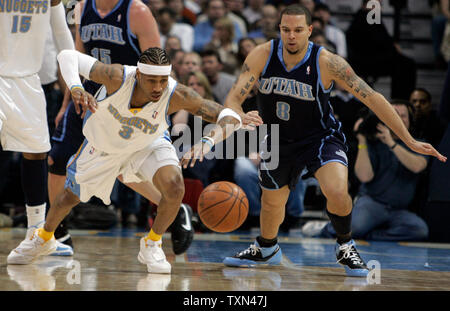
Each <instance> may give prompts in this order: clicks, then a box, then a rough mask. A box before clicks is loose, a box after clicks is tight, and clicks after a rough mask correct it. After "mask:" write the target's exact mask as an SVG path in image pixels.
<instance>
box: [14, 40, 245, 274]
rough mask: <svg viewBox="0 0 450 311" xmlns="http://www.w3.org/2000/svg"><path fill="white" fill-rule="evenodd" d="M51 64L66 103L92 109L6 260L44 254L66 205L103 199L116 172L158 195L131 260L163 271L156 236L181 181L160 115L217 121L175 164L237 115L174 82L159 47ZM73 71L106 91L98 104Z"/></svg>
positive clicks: (76, 56) (219, 136)
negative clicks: (44, 210) (134, 61)
mask: <svg viewBox="0 0 450 311" xmlns="http://www.w3.org/2000/svg"><path fill="white" fill-rule="evenodd" d="M58 61H59V64H60V68H61V73H62V75H63V77H64V80H65V81H66V83H67V85H68V86H69V87H70V89H71V93H72V97H73V99H74V102H80V104H82V105H83V106H86V105H89V109H90V112H93V113H89V112H88V114H87V116H86V120H85V122H84V125H83V134H84V135H85V137H86V139H85V141H84V142H83V145H82V146H81V147H80V149H79V151H78V152H77V154H76V155H74V156H73V157H72V159H71V161H70V164H69V165H68V177H67V181H66V186H65V189H64V190H63V191H62V192H61V193H60V194H58V196H57V197H56V199H55V200H54V201H53V204H52V206H51V208H50V211H49V213H48V216H47V219H46V223H45V225H44V228H40V229H38V230H36V231H35V234H33V236H32V238H31V239H26V240H24V241H23V242H22V243H21V244H20V245H19V247H17V248H16V249H14V250H13V251H12V252H11V253H10V255H9V256H8V262H9V261H10V260H12V259H13V260H12V261H14V262H15V263H21V264H27V263H30V262H32V261H33V260H34V259H36V258H37V257H38V256H40V255H45V254H46V253H48V252H50V251H51V250H52V248H54V241H55V240H54V238H53V232H54V231H55V229H56V227H57V226H58V224H59V222H60V221H61V220H62V219H63V218H64V217H65V216H66V215H67V214H68V213H69V212H70V210H71V208H72V207H73V206H75V205H76V204H78V203H79V202H80V200H81V201H83V202H86V201H87V200H89V199H90V198H91V197H92V196H93V195H95V196H97V197H99V198H101V199H102V200H103V201H104V203H105V204H109V202H110V194H111V191H112V188H113V186H114V182H115V180H116V177H117V176H118V175H120V174H122V175H123V178H124V181H133V182H141V181H142V182H147V183H148V182H150V183H152V184H153V185H154V186H155V187H156V188H157V189H158V191H159V192H160V193H161V200H160V202H159V206H158V214H157V216H156V218H155V222H154V224H153V226H152V229H151V231H150V233H149V235H148V237H146V238H142V239H141V251H140V253H139V256H138V258H139V261H140V262H141V263H144V264H147V268H148V271H149V272H154V273H170V271H171V266H170V264H169V263H168V262H167V260H166V259H165V255H164V252H163V251H162V248H161V236H162V234H163V233H164V232H165V231H166V230H167V228H168V227H169V225H170V224H171V223H172V222H173V220H174V219H175V217H176V215H177V213H178V209H179V208H180V203H181V200H182V198H183V196H184V183H183V176H182V174H181V167H180V164H179V160H178V157H177V154H176V151H175V148H174V147H173V146H172V144H171V143H170V142H169V139H167V137H166V135H167V134H165V133H166V130H167V128H168V127H169V121H168V115H170V114H172V113H175V112H177V111H179V110H181V109H185V110H187V111H189V112H190V113H192V114H194V115H197V116H200V117H203V118H205V119H206V120H207V121H209V122H217V123H218V125H217V126H216V127H215V128H214V129H213V130H212V131H211V132H210V134H209V136H208V137H204V138H203V139H202V142H201V143H199V144H197V145H195V146H194V147H193V148H192V150H191V152H188V153H187V155H185V156H184V157H183V162H184V161H186V160H187V161H188V160H189V159H190V158H191V157H193V156H196V155H198V154H199V153H198V152H199V151H200V154H203V153H206V152H208V151H209V150H210V149H211V148H212V144H211V145H210V143H209V142H210V141H215V142H220V141H222V140H223V138H226V137H228V136H229V135H230V134H232V132H233V131H232V130H229V127H228V126H231V127H232V129H233V130H234V129H235V128H238V127H240V122H241V119H240V117H239V115H238V114H237V113H235V112H234V111H232V110H231V109H225V108H224V107H223V106H221V105H219V104H218V103H216V102H213V101H210V100H206V99H203V98H202V97H201V96H200V95H198V94H197V93H196V92H195V91H193V90H191V89H189V88H187V87H186V86H184V85H181V84H177V82H176V81H175V80H174V79H173V78H171V77H170V76H169V75H170V73H171V66H170V61H169V58H168V56H167V54H166V52H165V51H164V50H162V49H160V48H150V49H148V50H146V51H144V52H143V53H142V55H141V57H140V58H139V62H138V66H137V68H136V67H134V66H122V65H119V64H114V65H106V64H103V63H101V62H99V61H97V60H96V59H95V58H93V57H90V56H87V55H85V54H82V53H79V52H76V51H63V52H61V53H60V54H59V55H58ZM79 74H81V75H82V76H84V77H85V78H89V79H91V80H93V81H95V82H97V83H100V84H103V85H104V87H102V91H105V92H103V93H106V94H104V95H99V98H100V99H101V100H100V99H99V100H100V101H99V103H98V105H97V103H96V102H95V99H93V97H92V95H90V94H89V93H88V92H86V91H85V90H84V89H83V88H82V86H81V82H80V78H79ZM103 93H102V94H103ZM134 110H137V111H134Z"/></svg>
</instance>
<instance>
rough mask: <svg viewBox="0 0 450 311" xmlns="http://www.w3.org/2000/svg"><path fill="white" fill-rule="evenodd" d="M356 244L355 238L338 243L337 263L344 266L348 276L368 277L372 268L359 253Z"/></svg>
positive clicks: (336, 248)
mask: <svg viewBox="0 0 450 311" xmlns="http://www.w3.org/2000/svg"><path fill="white" fill-rule="evenodd" d="M355 246H356V245H355V241H353V240H350V241H349V242H347V243H344V244H338V243H336V247H335V250H336V258H337V263H340V264H341V265H343V266H344V268H345V272H346V273H347V275H348V276H358V277H366V276H367V275H368V274H369V271H370V270H369V269H368V268H367V266H366V264H365V263H364V261H363V260H362V258H361V256H360V255H359V254H358V251H357V250H356V247H355Z"/></svg>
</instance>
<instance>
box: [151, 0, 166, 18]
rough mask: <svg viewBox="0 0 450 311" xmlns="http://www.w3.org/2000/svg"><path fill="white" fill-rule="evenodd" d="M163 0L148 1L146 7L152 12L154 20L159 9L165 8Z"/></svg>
mask: <svg viewBox="0 0 450 311" xmlns="http://www.w3.org/2000/svg"><path fill="white" fill-rule="evenodd" d="M165 5H166V4H165V3H164V0H148V3H147V6H148V7H149V8H150V11H152V14H153V16H154V17H155V18H158V12H159V10H160V9H162V8H164V7H165Z"/></svg>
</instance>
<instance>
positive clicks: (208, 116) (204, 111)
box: [177, 84, 222, 123]
mask: <svg viewBox="0 0 450 311" xmlns="http://www.w3.org/2000/svg"><path fill="white" fill-rule="evenodd" d="M177 91H178V92H180V94H181V96H182V97H183V100H184V101H185V102H186V103H197V105H195V106H196V108H194V110H192V109H189V108H187V109H186V110H188V111H189V112H191V113H192V114H194V115H196V116H199V117H202V118H203V119H204V120H205V121H207V122H211V123H214V122H215V121H216V120H217V117H218V116H219V113H220V111H221V110H222V106H221V105H219V104H218V103H216V102H214V101H212V100H207V99H204V98H203V97H201V96H200V95H199V94H198V93H197V92H195V91H194V90H193V89H191V88H189V87H186V86H184V85H182V84H178V85H177ZM198 106H199V107H198Z"/></svg>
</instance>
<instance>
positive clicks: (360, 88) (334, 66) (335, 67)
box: [327, 55, 374, 98]
mask: <svg viewBox="0 0 450 311" xmlns="http://www.w3.org/2000/svg"><path fill="white" fill-rule="evenodd" d="M327 68H328V70H329V72H330V73H331V75H332V76H333V77H334V78H335V79H336V80H340V81H342V82H344V83H345V84H347V86H348V87H349V88H351V89H352V90H354V91H355V92H356V93H357V94H359V95H360V96H361V97H362V98H366V97H367V96H369V95H371V94H373V93H374V91H373V90H372V88H371V87H370V86H369V85H367V83H366V82H364V80H362V79H361V78H360V77H358V76H357V75H356V74H355V72H354V71H353V69H352V67H350V65H349V64H348V63H347V62H346V61H345V60H344V59H343V58H342V57H340V56H338V55H332V56H330V57H329V58H328V60H327Z"/></svg>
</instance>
